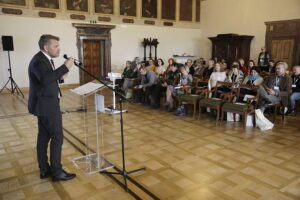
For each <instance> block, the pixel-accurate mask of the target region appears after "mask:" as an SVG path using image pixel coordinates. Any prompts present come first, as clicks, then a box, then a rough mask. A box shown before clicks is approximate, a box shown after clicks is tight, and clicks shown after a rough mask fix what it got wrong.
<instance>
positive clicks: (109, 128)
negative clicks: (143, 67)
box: [0, 90, 300, 200]
mask: <svg viewBox="0 0 300 200" xmlns="http://www.w3.org/2000/svg"><path fill="white" fill-rule="evenodd" d="M109 96H110V95H108V97H109ZM0 101H1V104H0V197H1V199H5V200H8V199H12V200H17V199H88V200H94V199H109V200H111V199H112V200H115V199H116V200H122V199H134V198H133V197H132V196H130V195H129V194H128V193H126V192H125V191H124V190H123V189H122V188H121V187H120V186H119V185H117V184H116V183H115V182H113V181H112V180H111V179H110V178H109V177H107V176H105V175H102V174H93V175H86V174H84V173H82V172H81V171H79V170H78V169H76V168H75V167H74V165H73V164H72V162H71V161H72V159H73V158H75V157H78V156H81V154H80V152H79V151H78V150H77V149H76V148H74V147H73V146H72V145H71V144H70V143H69V142H67V141H65V142H64V145H63V164H64V167H65V168H66V169H67V170H68V171H71V172H75V173H76V174H77V176H78V177H77V178H76V179H75V180H71V181H68V182H62V183H53V182H51V180H50V179H46V180H40V179H39V170H38V166H37V164H36V162H37V161H36V152H35V145H36V133H37V126H36V118H35V117H33V116H31V115H28V114H26V113H27V108H26V105H25V104H23V103H22V102H21V101H20V100H19V99H17V98H16V97H15V96H13V95H10V94H3V95H0ZM108 102H109V101H107V103H108ZM80 104H81V100H80V98H79V97H78V96H76V95H74V94H72V93H71V92H69V91H67V90H65V91H64V98H63V99H62V110H64V111H65V114H64V115H63V126H64V129H65V130H66V131H65V137H66V138H68V137H70V136H69V135H68V133H67V132H70V133H72V134H74V135H75V136H76V137H78V138H79V139H80V140H83V139H84V134H83V128H82V125H83V122H82V121H83V120H82V119H83V117H82V115H83V114H82V113H80V112H72V111H75V110H76V109H77V108H79V107H80ZM124 107H125V108H126V109H128V111H129V112H128V113H124V130H125V148H126V169H127V170H129V171H130V170H133V169H136V168H140V167H146V168H147V170H146V171H141V172H137V173H134V174H132V175H130V176H131V177H132V178H133V179H135V180H136V181H137V182H139V183H140V184H141V185H143V186H144V187H145V188H146V189H147V190H149V191H151V192H152V193H153V194H155V195H156V196H157V197H159V198H160V199H168V200H219V199H220V200H299V199H300V145H299V144H300V117H299V116H298V117H291V116H288V117H286V119H285V122H283V123H281V122H280V119H279V117H278V120H277V124H276V125H275V127H274V128H273V130H271V131H264V132H263V131H260V130H258V129H256V128H252V127H248V128H246V129H244V128H243V126H242V122H223V123H222V124H221V125H219V126H216V125H215V119H214V118H211V117H210V116H208V115H203V116H204V117H203V118H202V119H201V120H196V119H193V118H192V117H191V116H186V117H176V116H175V115H174V114H172V113H168V112H165V111H163V110H152V109H150V108H147V107H144V106H142V105H129V104H128V103H125V105H124ZM119 120H120V117H119V115H107V114H102V115H101V119H100V124H101V127H102V129H101V131H102V137H101V139H102V141H101V142H102V143H101V144H102V145H103V148H102V152H103V153H104V156H105V158H106V159H107V160H109V161H110V162H112V163H114V164H115V165H116V166H117V167H119V168H120V167H121V163H122V162H121V161H122V160H121V151H120V150H121V145H120V142H121V141H120V125H119ZM130 187H131V184H130ZM132 190H133V191H135V192H136V193H137V194H138V195H139V196H140V197H141V198H142V199H151V198H150V197H149V196H147V195H145V194H144V193H143V192H141V191H139V190H138V189H136V188H134V187H133V186H132Z"/></svg>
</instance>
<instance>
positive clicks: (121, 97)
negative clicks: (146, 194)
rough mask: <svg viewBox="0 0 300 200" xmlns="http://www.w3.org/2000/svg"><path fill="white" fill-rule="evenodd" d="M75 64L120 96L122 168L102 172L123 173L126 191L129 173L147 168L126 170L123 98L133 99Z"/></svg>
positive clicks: (76, 63) (78, 64)
mask: <svg viewBox="0 0 300 200" xmlns="http://www.w3.org/2000/svg"><path fill="white" fill-rule="evenodd" d="M74 64H75V66H77V67H78V68H79V69H80V70H82V71H84V72H85V73H87V74H88V75H89V76H91V77H93V78H94V79H96V80H98V81H99V82H100V83H102V84H103V85H104V86H105V87H107V88H109V89H110V90H111V91H112V92H115V94H116V96H118V97H119V105H120V125H121V144H122V170H121V171H118V172H107V171H102V172H101V173H103V174H111V175H112V174H117V175H121V176H123V179H124V185H125V187H124V189H125V191H126V192H128V185H127V179H128V175H129V174H132V173H135V172H138V171H142V170H146V168H145V167H143V168H139V169H135V170H132V171H126V165H125V143H124V129H123V100H125V101H127V102H129V103H132V102H131V101H129V100H128V99H126V97H125V96H124V95H123V94H121V93H120V92H119V91H116V89H113V88H111V87H109V86H108V85H107V84H106V83H105V82H103V81H102V80H100V79H99V78H97V77H96V76H94V75H93V74H91V73H90V72H88V71H87V70H85V69H84V68H83V67H82V66H81V65H82V64H81V63H80V62H74Z"/></svg>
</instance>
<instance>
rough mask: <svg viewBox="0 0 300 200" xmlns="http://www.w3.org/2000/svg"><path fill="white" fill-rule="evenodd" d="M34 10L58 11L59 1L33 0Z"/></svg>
mask: <svg viewBox="0 0 300 200" xmlns="http://www.w3.org/2000/svg"><path fill="white" fill-rule="evenodd" d="M33 7H34V8H46V9H60V6H59V0H34V4H33Z"/></svg>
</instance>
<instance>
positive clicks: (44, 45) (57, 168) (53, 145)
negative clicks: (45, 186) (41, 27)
mask: <svg viewBox="0 0 300 200" xmlns="http://www.w3.org/2000/svg"><path fill="white" fill-rule="evenodd" d="M39 47H40V50H41V51H40V52H38V53H37V54H36V55H34V57H33V58H32V60H31V61H30V64H29V68H28V74H29V82H30V85H29V100H28V110H29V112H30V113H31V114H34V115H35V116H37V119H38V138H37V158H38V163H39V168H40V178H41V179H44V178H48V177H50V176H52V180H53V181H61V180H70V179H72V178H74V177H75V176H76V175H75V174H70V173H67V172H66V171H64V170H63V169H62V165H61V149H62V144H63V131H62V116H61V112H60V106H59V99H60V98H61V97H62V95H61V91H60V89H59V87H58V82H63V79H64V78H65V77H66V75H67V73H68V71H69V69H70V68H71V67H72V66H73V63H74V59H73V58H70V59H67V60H66V61H65V63H64V64H63V65H61V66H60V67H59V68H57V69H55V67H54V63H53V60H52V58H55V57H58V56H59V51H60V47H59V38H58V37H56V36H53V35H42V36H41V37H40V40H39ZM49 142H50V165H49V163H48V156H47V148H48V143H49Z"/></svg>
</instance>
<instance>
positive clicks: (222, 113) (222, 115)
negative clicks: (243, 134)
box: [220, 110, 224, 124]
mask: <svg viewBox="0 0 300 200" xmlns="http://www.w3.org/2000/svg"><path fill="white" fill-rule="evenodd" d="M223 119H224V111H223V110H222V111H221V123H222V122H223ZM221 123H220V124H221Z"/></svg>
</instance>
